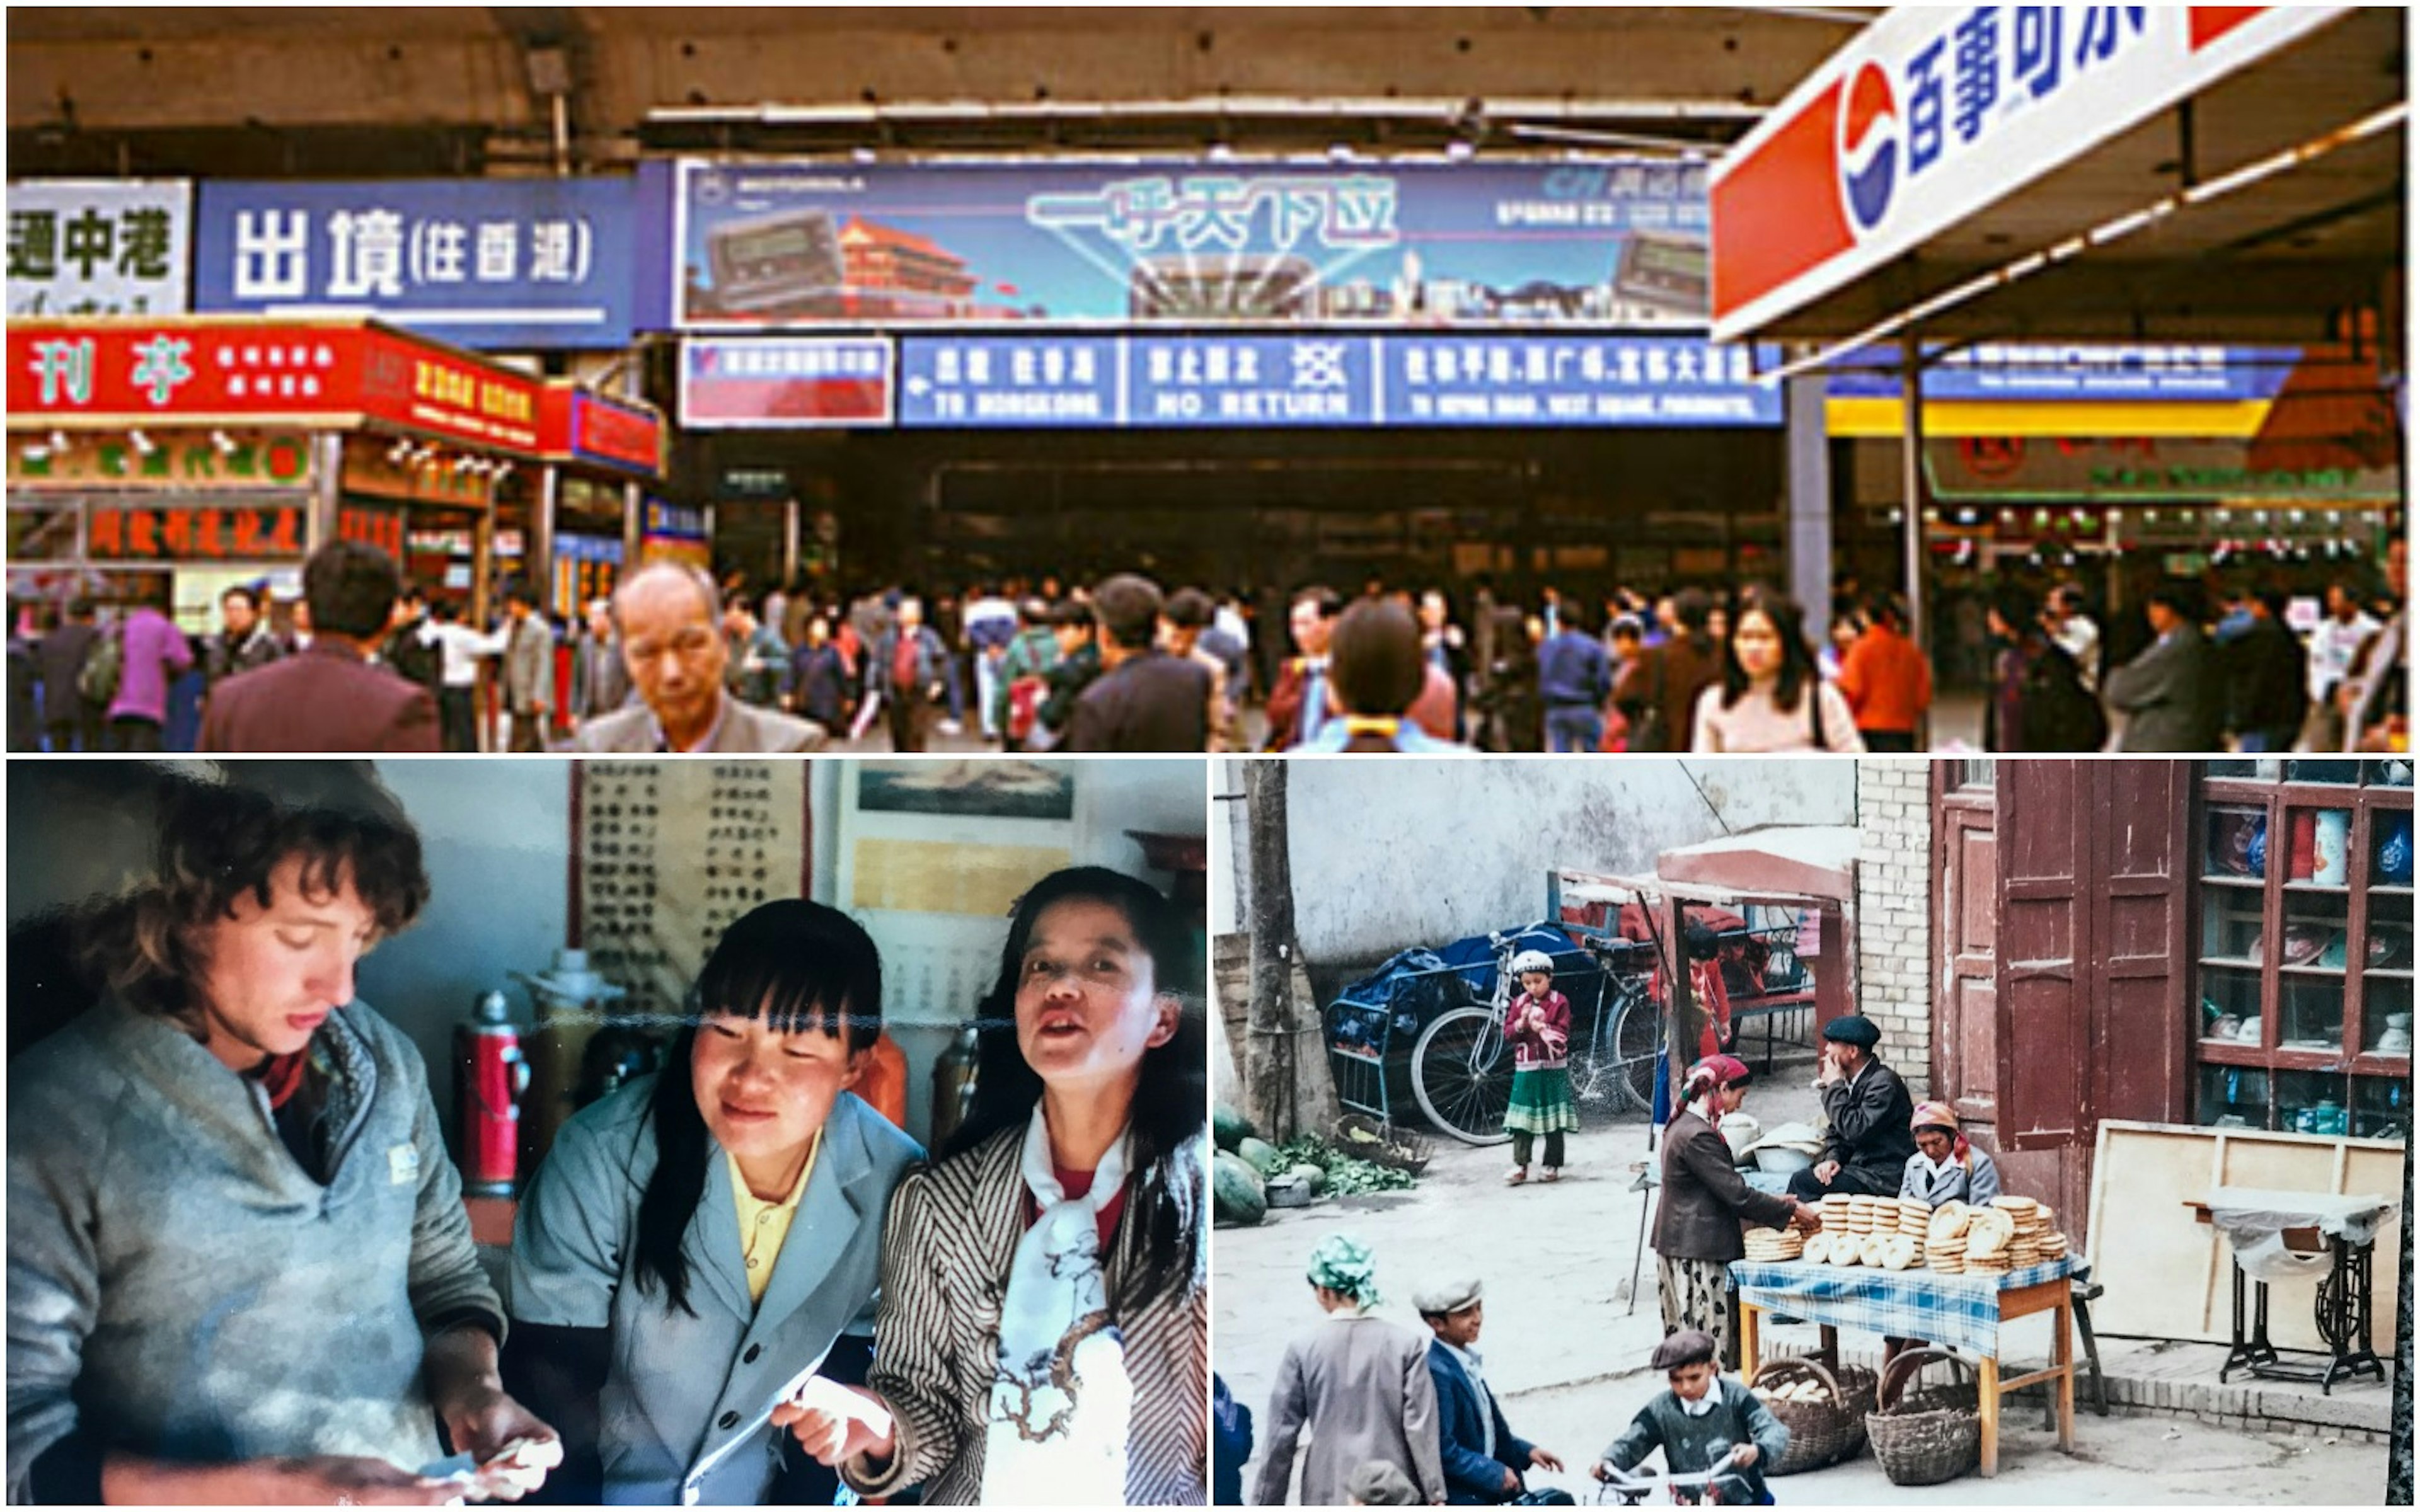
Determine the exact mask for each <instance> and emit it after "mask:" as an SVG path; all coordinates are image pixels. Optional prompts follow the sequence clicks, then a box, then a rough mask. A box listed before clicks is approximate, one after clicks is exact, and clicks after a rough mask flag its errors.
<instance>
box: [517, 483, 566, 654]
mask: <svg viewBox="0 0 2420 1512" xmlns="http://www.w3.org/2000/svg"><path fill="white" fill-rule="evenodd" d="M562 496H563V467H562V464H560V463H557V462H549V463H548V464H546V467H545V469H544V471H541V472H540V473H539V474H538V488H537V508H536V510H535V512H534V513H533V515H532V517H531V519H530V532H529V539H528V540H526V541H523V542H522V543H521V576H522V577H523V578H525V579H528V581H529V586H530V589H531V591H532V592H533V593H535V594H537V595H538V596H537V602H538V603H539V604H541V605H543V606H544V607H545V608H546V609H551V610H552V611H553V612H555V613H557V614H568V615H570V616H571V618H572V619H573V620H575V621H576V620H578V619H579V618H580V605H579V603H578V601H577V600H578V596H579V595H578V593H577V591H576V590H575V592H574V594H572V598H573V602H571V603H569V604H566V603H565V602H564V601H563V596H562V594H560V593H559V592H558V591H557V589H558V584H557V578H558V576H559V575H558V574H557V573H556V572H555V570H554V517H555V510H556V507H557V504H558V503H559V501H561V499H562Z"/></svg>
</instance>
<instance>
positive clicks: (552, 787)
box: [356, 759, 571, 1139]
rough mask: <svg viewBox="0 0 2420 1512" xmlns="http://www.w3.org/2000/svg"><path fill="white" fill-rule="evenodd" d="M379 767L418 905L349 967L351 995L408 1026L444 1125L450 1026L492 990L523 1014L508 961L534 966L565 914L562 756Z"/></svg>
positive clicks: (449, 1088) (524, 998) (566, 814)
mask: <svg viewBox="0 0 2420 1512" xmlns="http://www.w3.org/2000/svg"><path fill="white" fill-rule="evenodd" d="M378 775H379V778H380V780H381V781H383V782H384V783H385V784H386V785H387V787H388V788H390V789H391V790H393V792H394V794H395V795H396V798H397V799H398V800H399V801H400V802H401V803H402V804H403V808H404V811H405V812H406V813H408V814H410V815H411V822H412V825H413V827H415V828H417V829H418V830H419V831H420V847H421V856H422V863H423V864H424V865H425V866H426V867H427V871H428V907H427V909H426V910H424V911H423V912H422V914H421V916H420V919H419V921H418V922H417V923H415V924H414V925H413V926H412V927H411V929H409V930H406V931H405V932H404V933H401V934H398V935H396V937H395V938H394V939H391V940H388V941H385V942H384V943H382V944H381V945H380V946H379V948H378V949H375V950H373V951H371V952H370V954H369V955H368V956H367V957H366V958H365V959H364V960H363V962H362V964H361V967H360V969H359V971H358V972H357V973H356V978H357V990H358V991H359V992H360V994H361V998H362V1001H364V1002H365V1003H368V1004H369V1005H370V1006H372V1007H373V1008H376V1009H377V1010H378V1011H380V1012H381V1013H383V1014H385V1015H386V1016H387V1018H388V1019H390V1020H392V1021H393V1022H394V1023H396V1025H398V1026H401V1027H402V1028H403V1030H404V1032H406V1033H407V1034H410V1035H411V1039H412V1042H413V1043H414V1044H416V1045H418V1046H419V1047H420V1053H421V1055H422V1056H424V1057H427V1061H428V1079H429V1084H430V1086H431V1087H432V1088H434V1089H435V1090H436V1093H437V1101H438V1106H439V1107H440V1108H441V1109H442V1110H443V1111H444V1112H445V1113H446V1115H447V1118H446V1123H447V1129H446V1133H447V1135H448V1137H449V1139H450V1138H451V1136H452V1134H453V1128H452V1124H453V1119H452V1112H453V1102H452V1098H453V1095H454V1090H453V1088H454V1083H453V1072H452V1070H451V1063H452V1057H453V1053H454V1051H453V1044H454V1026H455V1025H456V1024H458V1023H459V1022H461V1021H462V1020H464V1019H467V1018H469V1017H470V1016H471V1012H472V1010H473V1008H475V1007H476V1006H477V1004H478V1001H479V998H480V997H481V996H482V995H484V994H486V993H489V992H491V991H501V992H502V993H504V995H505V996H506V997H507V998H509V999H511V1001H512V1004H513V1014H514V1016H515V1017H516V1018H517V1019H520V1020H523V1021H524V1022H526V1020H527V1018H528V1016H529V1012H530V1007H529V997H528V995H527V994H526V993H524V992H523V991H522V990H521V989H520V987H519V986H517V985H515V984H514V982H513V980H512V978H511V976H510V975H509V973H511V972H514V971H543V970H545V969H546V968H547V967H548V966H549V965H551V964H553V962H554V952H555V951H556V950H557V949H560V948H561V947H562V945H563V942H564V940H565V939H566V936H567V933H568V931H569V929H570V922H571V903H570V897H571V764H570V763H569V762H568V761H562V760H543V759H540V760H523V761H464V760H459V759H455V760H438V759H423V760H397V761H381V762H380V763H378Z"/></svg>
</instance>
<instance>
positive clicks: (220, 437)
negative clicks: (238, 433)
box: [210, 430, 235, 456]
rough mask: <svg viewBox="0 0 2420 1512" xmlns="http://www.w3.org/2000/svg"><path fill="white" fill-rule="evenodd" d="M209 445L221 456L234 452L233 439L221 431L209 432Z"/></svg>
mask: <svg viewBox="0 0 2420 1512" xmlns="http://www.w3.org/2000/svg"><path fill="white" fill-rule="evenodd" d="M210 444H211V445H212V446H215V447H217V448H218V449H219V455H222V456H225V455H232V454H233V453H234V451H235V438H234V437H232V436H230V435H228V434H227V433H226V432H225V431H223V430H214V431H212V432H210Z"/></svg>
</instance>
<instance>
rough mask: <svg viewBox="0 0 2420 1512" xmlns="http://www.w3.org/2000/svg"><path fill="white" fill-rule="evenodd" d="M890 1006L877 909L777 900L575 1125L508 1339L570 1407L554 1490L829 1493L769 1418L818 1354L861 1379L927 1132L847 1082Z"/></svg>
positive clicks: (544, 1181) (537, 1220)
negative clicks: (909, 1129) (632, 1071)
mask: <svg viewBox="0 0 2420 1512" xmlns="http://www.w3.org/2000/svg"><path fill="white" fill-rule="evenodd" d="M881 1011H882V963H881V959H880V957H879V955H878V954H877V952H876V949H875V945H874V941H873V940H872V939H871V938H870V937H869V936H868V935H867V934H866V933H865V931H864V930H863V929H862V928H861V927H860V926H859V925H858V924H857V923H856V922H855V921H854V920H852V919H850V918H848V917H847V916H846V915H845V914H843V913H841V912H840V911H838V910H837V909H833V908H829V907H826V906H824V905H823V904H821V903H808V902H805V901H802V900H797V899H792V900H786V901H783V902H778V903H767V904H765V905H763V906H762V907H760V908H757V909H755V910H754V911H753V912H752V913H750V914H748V915H747V916H746V917H744V918H740V919H739V920H738V921H737V922H736V923H734V924H733V925H732V926H731V927H730V928H729V929H728V930H726V931H725V932H724V933H723V935H722V938H721V941H720V942H719V943H718V944H717V945H716V946H715V948H714V952H713V954H712V955H711V956H709V957H708V958H707V960H706V966H705V969H704V970H703V971H702V972H701V973H700V975H699V977H698V981H697V985H696V988H695V989H694V991H693V992H692V994H691V995H690V1011H689V1012H688V1014H687V1015H686V1022H685V1023H684V1024H683V1026H682V1027H681V1029H680V1032H679V1034H678V1036H677V1038H676V1039H675V1041H674V1042H673V1046H672V1050H671V1053H670V1056H669V1057H668V1059H667V1061H666V1063H665V1066H664V1069H663V1070H662V1071H661V1072H657V1073H656V1074H654V1075H651V1076H644V1077H640V1078H638V1079H637V1080H635V1081H633V1082H631V1083H630V1084H629V1085H628V1086H626V1087H624V1088H621V1089H620V1090H619V1091H617V1092H615V1093H614V1094H613V1095H612V1096H611V1097H608V1098H606V1099H604V1100H603V1101H601V1102H599V1103H596V1104H594V1105H592V1106H590V1107H587V1108H584V1109H582V1111H581V1112H580V1113H579V1114H578V1115H577V1116H575V1117H574V1118H573V1119H571V1120H570V1122H568V1123H566V1125H565V1126H564V1128H563V1131H562V1133H561V1134H558V1135H557V1136H556V1138H555V1142H554V1146H553V1148H552V1149H551V1150H550V1151H549V1153H548V1155H547V1159H546V1163H545V1164H544V1165H542V1166H541V1167H539V1169H538V1171H537V1173H536V1175H535V1177H533V1178H532V1179H531V1181H530V1184H529V1186H528V1188H527V1190H526V1191H525V1192H524V1194H523V1196H522V1198H521V1204H520V1214H519V1218H518V1221H517V1223H516V1226H515V1228H514V1233H513V1260H512V1288H511V1298H512V1319H513V1329H512V1336H511V1340H510V1342H509V1344H508V1346H507V1349H506V1351H505V1359H504V1366H505V1377H506V1379H507V1380H508V1381H512V1382H513V1383H514V1384H515V1386H516V1387H517V1388H519V1389H520V1391H521V1392H524V1393H526V1395H527V1396H528V1397H529V1398H531V1399H533V1400H535V1401H542V1402H545V1403H546V1404H548V1406H547V1410H548V1411H551V1412H553V1413H554V1414H555V1416H554V1417H553V1418H551V1421H554V1422H556V1423H558V1424H559V1425H561V1426H562V1428H563V1433H564V1438H565V1443H566V1459H565V1463H564V1466H563V1468H562V1470H561V1471H559V1472H558V1473H556V1475H555V1476H554V1478H553V1479H552V1480H551V1482H550V1483H549V1485H548V1488H547V1490H548V1493H549V1498H550V1499H557V1498H560V1499H564V1500H567V1501H571V1502H608V1503H653V1504H699V1503H705V1504H723V1505H729V1504H764V1503H767V1502H774V1501H782V1502H787V1501H796V1500H806V1499H812V1498H813V1496H814V1492H815V1490H816V1489H820V1490H821V1492H822V1500H824V1501H825V1502H827V1503H829V1501H830V1491H831V1489H832V1485H833V1482H832V1481H831V1479H830V1473H829V1472H825V1471H822V1470H821V1469H820V1467H816V1466H813V1465H810V1464H808V1463H807V1462H806V1461H805V1460H804V1459H803V1458H802V1457H800V1456H799V1454H798V1452H797V1451H796V1450H795V1449H785V1445H788V1444H790V1443H791V1442H792V1441H791V1438H790V1436H789V1435H788V1434H786V1433H783V1432H780V1431H778V1430H776V1429H775V1428H773V1427H770V1426H769V1419H770V1415H771V1412H772V1410H773V1408H774V1407H775V1406H776V1405H777V1404H778V1403H780V1402H781V1401H782V1400H783V1399H784V1398H785V1397H787V1396H789V1395H790V1393H791V1392H792V1391H793V1390H795V1389H796V1388H797V1387H798V1386H799V1383H800V1381H801V1380H802V1379H803V1378H805V1377H807V1376H808V1375H809V1374H810V1373H811V1372H816V1373H820V1374H822V1375H824V1376H826V1377H828V1378H833V1379H839V1380H851V1379H861V1377H862V1372H863V1370H864V1366H865V1362H866V1358H867V1353H868V1350H869V1348H870V1345H869V1341H870V1339H871V1337H872V1335H873V1329H874V1302H875V1288H876V1279H877V1274H878V1266H879V1257H880V1248H881V1233H882V1215H883V1211H884V1209H885V1207H886V1206H887V1205H888V1203H889V1201H890V1197H891V1192H892V1187H893V1186H895V1185H896V1184H897V1183H898V1181H899V1180H900V1178H901V1177H902V1176H903V1175H904V1174H905V1173H906V1172H907V1169H908V1167H909V1166H910V1165H913V1164H914V1163H915V1162H917V1161H918V1160H921V1159H922V1158H923V1150H922V1149H919V1148H918V1147H917V1145H916V1142H915V1141H914V1140H912V1139H910V1138H908V1137H907V1135H906V1134H902V1133H900V1132H899V1131H898V1130H897V1129H896V1128H894V1127H892V1125H891V1124H890V1123H888V1122H886V1121H885V1120H884V1119H882V1117H881V1116H880V1115H879V1114H877V1113H876V1112H875V1111H874V1110H873V1109H872V1108H870V1107H868V1106H867V1105H866V1104H865V1103H862V1102H861V1101H860V1100H859V1099H858V1098H857V1097H856V1096H855V1095H854V1094H853V1093H852V1092H850V1091H849V1088H851V1087H852V1086H854V1085H855V1084H856V1082H857V1081H858V1078H859V1076H860V1074H861V1072H862V1070H863V1069H864V1066H865V1064H866V1060H867V1053H868V1051H869V1050H870V1049H871V1047H872V1046H873V1044H874V1041H875V1040H876V1036H877V1035H879V1033H880V1032H881V1027H882V1025H881ZM818 1476H820V1477H822V1485H821V1487H820V1488H816V1487H814V1485H813V1484H812V1482H813V1481H814V1479H815V1478H816V1477H818Z"/></svg>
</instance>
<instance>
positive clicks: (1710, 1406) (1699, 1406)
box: [1672, 1381, 1723, 1417]
mask: <svg viewBox="0 0 2420 1512" xmlns="http://www.w3.org/2000/svg"><path fill="white" fill-rule="evenodd" d="M1672 1399H1673V1400H1674V1401H1676V1402H1678V1403H1680V1404H1681V1412H1682V1413H1683V1416H1687V1417H1703V1416H1705V1415H1706V1414H1707V1413H1708V1412H1713V1411H1714V1407H1715V1405H1716V1404H1717V1403H1719V1402H1720V1401H1721V1400H1722V1399H1723V1383H1722V1382H1721V1381H1715V1382H1714V1384H1713V1385H1711V1386H1708V1387H1707V1388H1706V1394H1705V1395H1704V1396H1700V1397H1699V1398H1698V1399H1697V1400H1696V1401H1694V1402H1693V1401H1691V1400H1689V1398H1687V1397H1686V1396H1682V1395H1681V1394H1680V1393H1679V1392H1677V1391H1676V1392H1674V1393H1673V1394H1672Z"/></svg>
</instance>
